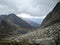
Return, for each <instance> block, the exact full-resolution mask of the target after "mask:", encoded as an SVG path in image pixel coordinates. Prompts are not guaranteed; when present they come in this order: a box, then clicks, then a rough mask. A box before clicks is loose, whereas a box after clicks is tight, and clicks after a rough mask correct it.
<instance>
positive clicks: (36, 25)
mask: <svg viewBox="0 0 60 45" xmlns="http://www.w3.org/2000/svg"><path fill="white" fill-rule="evenodd" d="M22 19H23V20H24V21H26V22H27V23H29V24H30V25H32V26H33V27H35V28H38V27H39V26H40V24H38V23H36V22H34V21H31V20H29V19H26V18H22Z"/></svg>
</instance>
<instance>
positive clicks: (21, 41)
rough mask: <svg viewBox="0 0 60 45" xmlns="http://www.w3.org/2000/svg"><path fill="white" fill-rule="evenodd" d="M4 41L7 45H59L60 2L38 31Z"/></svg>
mask: <svg viewBox="0 0 60 45" xmlns="http://www.w3.org/2000/svg"><path fill="white" fill-rule="evenodd" d="M4 23H5V22H4V21H3V24H4ZM5 24H6V23H5ZM4 26H5V27H6V25H4ZM7 26H8V25H7ZM9 27H10V25H9ZM10 28H12V27H10ZM6 29H7V28H6ZM30 30H31V29H30ZM6 39H7V40H9V41H11V42H10V43H9V45H60V2H58V3H57V5H56V6H55V7H54V9H53V10H52V11H51V12H50V13H49V14H48V15H47V17H46V18H45V19H44V20H43V22H42V24H41V26H40V27H39V28H38V29H36V30H35V31H32V32H30V33H26V34H23V35H18V36H13V37H9V38H6ZM13 41H14V42H13ZM7 45H8V44H7Z"/></svg>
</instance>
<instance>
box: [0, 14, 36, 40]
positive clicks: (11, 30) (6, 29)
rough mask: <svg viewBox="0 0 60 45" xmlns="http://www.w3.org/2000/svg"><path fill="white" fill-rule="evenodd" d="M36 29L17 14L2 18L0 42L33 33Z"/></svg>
mask: <svg viewBox="0 0 60 45" xmlns="http://www.w3.org/2000/svg"><path fill="white" fill-rule="evenodd" d="M35 28H36V27H33V26H32V25H30V24H29V23H27V22H26V21H24V20H22V19H21V18H19V17H17V16H16V15H15V14H9V15H1V16H0V40H2V39H3V40H4V38H7V37H14V36H18V35H20V34H25V33H28V32H31V31H33V30H34V29H35ZM32 29H33V30H32Z"/></svg>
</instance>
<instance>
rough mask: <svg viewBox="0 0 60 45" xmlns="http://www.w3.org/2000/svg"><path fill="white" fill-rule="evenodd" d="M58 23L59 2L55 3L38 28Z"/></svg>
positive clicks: (59, 14) (59, 18) (59, 13)
mask: <svg viewBox="0 0 60 45" xmlns="http://www.w3.org/2000/svg"><path fill="white" fill-rule="evenodd" d="M59 22H60V2H59V3H57V5H56V6H55V7H54V9H53V10H52V12H50V13H49V14H48V15H47V17H46V18H45V19H44V20H43V22H42V24H41V26H40V27H48V26H50V25H53V24H55V23H59Z"/></svg>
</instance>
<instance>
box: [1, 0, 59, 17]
mask: <svg viewBox="0 0 60 45" xmlns="http://www.w3.org/2000/svg"><path fill="white" fill-rule="evenodd" d="M58 1H60V0H0V4H2V5H4V6H6V7H3V8H5V9H4V10H3V9H1V8H0V14H1V13H3V12H4V13H5V12H6V13H29V14H30V15H33V16H40V17H43V16H46V15H47V14H48V13H49V12H50V11H51V10H52V9H53V8H54V6H55V5H56V3H57V2H58ZM7 7H8V8H7ZM1 10H2V11H1Z"/></svg>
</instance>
